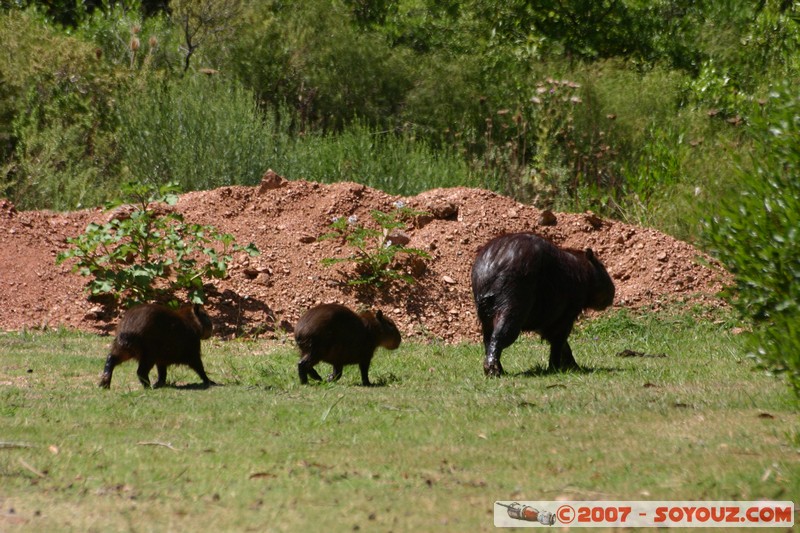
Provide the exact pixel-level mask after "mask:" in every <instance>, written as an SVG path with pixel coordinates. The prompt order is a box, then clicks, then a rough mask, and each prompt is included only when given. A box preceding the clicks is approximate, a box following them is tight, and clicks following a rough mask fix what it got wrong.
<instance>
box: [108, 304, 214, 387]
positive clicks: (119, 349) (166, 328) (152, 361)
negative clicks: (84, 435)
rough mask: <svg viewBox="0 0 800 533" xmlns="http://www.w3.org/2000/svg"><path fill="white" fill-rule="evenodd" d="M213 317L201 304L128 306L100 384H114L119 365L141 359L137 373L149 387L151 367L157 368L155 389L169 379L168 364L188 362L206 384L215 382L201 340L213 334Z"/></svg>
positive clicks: (185, 363)
mask: <svg viewBox="0 0 800 533" xmlns="http://www.w3.org/2000/svg"><path fill="white" fill-rule="evenodd" d="M211 330H212V325H211V318H210V317H209V316H208V313H207V312H206V310H205V309H203V307H202V306H201V305H197V304H193V305H185V306H183V307H181V308H180V309H178V310H173V309H170V308H168V307H164V306H162V305H157V304H143V305H138V306H136V307H132V308H131V309H129V310H128V311H127V312H126V313H125V315H124V316H123V317H122V320H121V321H120V323H119V326H118V327H117V336H116V338H115V339H114V342H113V344H112V345H111V352H110V353H109V354H108V359H106V366H105V369H104V370H103V376H102V378H101V379H100V386H101V387H103V388H105V389H107V388H109V387H110V386H111V374H112V373H113V372H114V367H115V366H117V365H118V364H120V363H122V362H124V361H127V360H128V359H135V360H137V361H139V368H138V369H137V370H136V375H137V376H139V381H140V382H141V383H142V386H143V387H145V388H147V387H149V386H150V377H149V374H150V370H152V369H153V367H154V366H155V367H156V369H157V370H158V381H156V383H155V384H154V385H153V388H157V387H161V386H163V385H164V384H165V383H166V380H167V367H168V366H169V365H187V366H188V367H190V368H191V369H192V370H194V371H195V372H197V375H198V376H200V379H202V380H203V384H204V385H206V386H209V385H216V383H214V382H213V381H211V380H210V379H208V376H207V375H206V372H205V370H204V369H203V362H202V361H201V360H200V339H207V338H209V337H210V336H211Z"/></svg>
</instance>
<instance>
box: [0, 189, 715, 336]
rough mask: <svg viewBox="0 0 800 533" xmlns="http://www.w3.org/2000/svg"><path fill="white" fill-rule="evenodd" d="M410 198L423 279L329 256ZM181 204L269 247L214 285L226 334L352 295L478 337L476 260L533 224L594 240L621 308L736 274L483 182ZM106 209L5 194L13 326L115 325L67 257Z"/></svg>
mask: <svg viewBox="0 0 800 533" xmlns="http://www.w3.org/2000/svg"><path fill="white" fill-rule="evenodd" d="M401 199H402V200H403V201H404V202H405V203H406V204H407V205H409V206H410V207H413V208H415V209H418V210H424V211H427V212H429V213H431V216H430V217H426V218H424V219H422V220H418V223H417V224H415V225H414V226H409V227H408V228H407V230H406V231H405V233H406V234H407V236H408V237H409V238H410V241H409V243H408V246H411V247H414V248H420V249H423V250H425V251H427V252H428V253H429V254H430V256H431V258H430V260H428V261H427V262H426V266H425V267H422V268H419V265H417V268H418V270H424V272H422V273H421V275H420V276H419V280H418V282H417V283H416V284H414V285H393V286H389V287H384V288H383V289H381V290H374V289H371V288H369V287H362V288H358V289H357V288H354V287H352V286H348V285H347V284H346V283H345V281H346V279H348V277H350V276H352V275H353V267H352V266H351V265H348V264H346V263H342V264H339V265H338V266H335V267H324V266H322V265H321V264H320V261H321V260H322V259H323V258H328V257H343V256H345V255H348V254H349V253H350V250H348V249H347V246H343V245H342V243H341V242H340V241H336V240H323V241H319V240H317V239H316V237H318V236H320V235H322V234H324V233H326V232H327V231H329V225H330V222H331V219H332V218H333V217H337V216H339V217H342V216H343V217H349V216H351V215H356V216H357V217H358V219H359V221H361V222H362V223H365V224H367V223H368V221H371V218H370V212H371V211H372V210H382V211H390V210H391V209H392V208H393V207H392V204H393V202H395V201H397V200H401ZM176 209H177V210H178V211H179V212H181V213H182V214H183V215H184V217H185V218H186V220H187V221H189V222H197V223H200V224H210V225H213V226H215V227H216V228H217V229H218V230H220V231H222V232H226V233H231V234H233V235H234V236H235V237H236V239H237V242H239V243H240V244H246V243H248V242H253V243H255V244H256V246H257V247H258V248H259V250H260V251H261V255H259V256H257V257H254V258H248V257H246V256H244V255H241V256H239V257H237V258H236V259H235V261H234V264H233V265H232V267H231V269H230V276H229V278H228V279H225V280H223V281H220V282H218V283H217V284H216V291H214V292H213V293H212V294H211V295H210V301H209V311H210V313H211V315H212V317H214V319H215V326H216V327H217V330H218V332H219V333H220V334H222V335H224V336H229V335H233V334H236V333H237V332H238V333H249V334H254V335H263V336H274V335H276V334H279V333H276V332H279V331H281V330H290V329H291V327H292V325H293V324H294V323H295V322H296V321H297V319H298V318H299V317H300V315H301V314H302V313H303V312H304V311H305V310H306V309H307V308H309V307H311V306H313V305H315V304H318V303H322V302H340V303H343V304H345V305H349V306H351V307H354V308H355V307H359V306H377V307H379V308H382V309H384V311H385V312H386V313H388V314H389V315H390V316H392V317H393V318H394V319H395V321H396V322H397V325H398V327H399V328H400V330H401V331H402V332H403V333H404V335H405V336H407V337H410V336H416V337H418V338H425V337H429V338H438V339H443V340H445V341H448V342H457V341H465V340H467V341H477V340H479V337H480V336H479V326H478V323H477V319H476V317H475V311H474V305H473V302H472V296H471V292H470V281H469V271H470V267H471V264H472V259H473V257H474V254H475V251H476V250H477V248H478V247H479V246H480V245H481V244H483V243H484V242H486V241H487V240H489V239H490V238H491V237H493V236H495V235H498V234H501V233H506V232H514V231H532V232H535V233H538V234H540V235H542V236H544V237H547V238H549V239H551V240H552V241H554V242H555V243H556V244H558V245H560V246H566V247H572V248H581V249H582V248H586V247H591V248H592V249H593V250H594V251H595V252H596V253H597V255H598V256H599V257H600V258H601V260H602V261H603V262H604V263H605V265H606V267H607V268H608V271H609V273H610V274H611V276H612V277H613V279H614V281H615V283H616V285H617V297H616V301H615V303H614V305H615V307H629V308H642V307H647V308H658V307H660V306H663V305H667V304H672V303H675V302H691V303H695V302H701V303H705V304H709V305H721V304H720V302H719V301H718V300H717V299H716V297H715V296H714V295H715V294H716V293H717V292H718V291H719V290H720V289H721V287H722V282H723V281H725V280H726V279H727V274H726V273H724V272H723V271H722V270H721V269H719V268H718V267H710V266H708V265H709V264H711V265H714V262H713V261H711V260H710V259H709V258H708V257H705V256H703V255H702V254H701V253H700V252H699V251H698V250H697V249H695V248H694V247H692V246H691V245H689V244H686V243H684V242H681V241H677V240H675V239H673V238H672V237H669V236H668V235H664V234H662V233H660V232H658V231H655V230H652V229H646V228H640V227H635V226H630V225H627V224H623V223H621V222H615V221H608V220H601V219H599V218H597V217H595V216H594V215H591V214H589V213H586V214H567V213H556V214H555V215H554V217H552V218H554V219H555V220H553V219H552V218H550V217H549V216H548V215H547V214H546V213H543V212H542V211H540V210H538V209H535V208H533V207H531V206H527V205H523V204H520V203H518V202H516V201H514V200H512V199H510V198H507V197H503V196H500V195H497V194H494V193H491V192H489V191H485V190H480V189H467V188H453V189H436V190H432V191H427V192H425V193H422V194H420V195H417V196H414V197H408V198H400V197H398V196H392V195H389V194H386V193H384V192H381V191H378V190H375V189H371V188H369V187H365V186H363V185H358V184H355V183H337V184H333V185H322V184H319V183H309V182H305V181H293V182H286V181H283V180H281V179H276V178H275V176H274V175H272V177H271V179H270V180H266V181H265V184H263V185H262V187H223V188H220V189H216V190H213V191H203V192H192V193H188V194H184V195H182V196H181V197H180V200H179V202H178V204H177V205H176ZM107 219H108V214H107V213H104V212H103V211H101V210H100V209H91V210H83V211H76V212H72V213H53V212H49V211H25V212H17V211H16V210H15V209H14V207H13V205H11V204H10V203H9V202H8V201H3V200H0V245H2V249H3V252H4V253H3V254H2V256H0V310H1V311H0V329H4V330H19V329H23V328H41V327H50V328H53V327H58V326H69V327H75V328H79V329H81V330H87V331H94V332H110V331H112V330H113V327H114V326H115V324H116V320H117V318H118V316H117V314H118V310H115V309H103V308H100V307H98V304H97V303H95V302H90V301H89V300H87V297H86V293H85V292H84V287H85V285H86V278H83V277H81V276H79V275H77V274H73V273H71V271H70V266H71V265H68V264H63V265H56V264H55V258H56V254H57V253H58V252H59V251H61V250H63V249H64V248H65V239H66V238H67V237H72V236H75V235H78V234H79V233H82V232H83V230H84V229H85V227H86V224H87V223H89V222H91V221H97V222H100V221H106V220H107ZM553 223H554V225H549V224H553ZM546 224H547V225H546ZM418 273H419V272H418Z"/></svg>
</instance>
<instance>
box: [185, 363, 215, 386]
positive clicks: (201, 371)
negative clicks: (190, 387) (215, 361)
mask: <svg viewBox="0 0 800 533" xmlns="http://www.w3.org/2000/svg"><path fill="white" fill-rule="evenodd" d="M189 368H191V369H192V370H194V371H195V372H197V375H198V376H200V379H202V380H203V385H205V386H206V387H210V386H211V385H216V383H214V382H213V381H211V380H210V379H209V378H208V376H207V375H206V371H205V369H204V368H203V361H201V360H200V358H199V357H198V358H197V361H194V362H193V363H191V364H190V365H189Z"/></svg>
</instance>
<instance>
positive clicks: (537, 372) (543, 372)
mask: <svg viewBox="0 0 800 533" xmlns="http://www.w3.org/2000/svg"><path fill="white" fill-rule="evenodd" d="M622 371H623V369H621V368H612V367H609V368H605V367H603V368H593V367H588V366H581V367H580V368H574V369H570V370H551V369H549V368H548V367H546V366H541V365H537V366H534V367H531V368H529V369H528V370H523V371H521V372H515V373H509V374H508V375H509V376H511V377H527V378H535V377H542V376H553V375H556V374H580V375H588V374H609V373H612V372H622Z"/></svg>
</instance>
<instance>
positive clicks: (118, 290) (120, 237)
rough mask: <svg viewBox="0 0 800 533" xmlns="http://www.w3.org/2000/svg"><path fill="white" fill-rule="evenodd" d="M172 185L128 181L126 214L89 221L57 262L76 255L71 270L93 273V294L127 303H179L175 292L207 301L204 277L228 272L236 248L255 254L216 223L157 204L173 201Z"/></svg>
mask: <svg viewBox="0 0 800 533" xmlns="http://www.w3.org/2000/svg"><path fill="white" fill-rule="evenodd" d="M173 191H174V186H163V187H161V188H159V189H154V188H153V187H151V186H148V185H143V184H133V183H131V184H128V185H126V186H125V188H124V189H123V193H124V194H125V195H126V196H129V197H132V198H134V200H135V205H134V208H133V211H132V212H130V214H129V215H128V216H124V217H117V218H114V219H113V220H111V221H110V222H108V223H106V224H95V223H91V224H89V225H88V226H87V228H86V232H85V233H83V234H82V235H79V236H78V237H75V238H71V239H68V240H67V242H68V243H69V244H71V245H72V246H73V247H72V248H70V249H69V250H66V251H64V252H61V253H59V254H58V257H57V260H56V261H57V263H59V264H60V263H62V262H64V261H66V260H68V259H75V260H76V263H75V266H74V267H73V271H76V272H79V273H80V274H81V275H84V276H91V277H92V278H93V279H92V280H91V281H90V282H89V286H88V292H89V293H90V294H91V295H92V296H98V295H104V294H110V295H112V296H113V297H114V298H115V300H120V299H122V300H123V303H124V304H125V305H126V306H127V305H130V304H133V303H141V302H146V301H153V300H158V301H161V300H166V301H167V302H168V303H172V304H174V303H177V298H176V292H178V291H181V290H185V291H187V293H188V294H187V296H188V299H189V300H190V301H191V302H194V303H203V302H204V300H205V292H204V289H203V284H204V281H205V280H206V279H209V278H215V279H221V278H224V277H225V275H226V274H227V270H228V263H229V262H230V260H231V255H230V254H231V253H232V252H233V251H238V250H244V251H246V252H248V253H249V254H250V255H255V254H257V253H258V250H257V249H256V248H255V246H254V245H253V244H250V245H248V246H246V247H242V246H239V245H237V244H235V243H234V238H233V236H232V235H230V234H222V233H218V232H217V231H216V230H215V229H214V228H213V227H210V226H202V225H199V224H190V223H187V222H184V220H183V217H182V216H181V215H180V214H179V213H175V212H167V213H164V212H163V210H161V209H157V208H156V206H157V202H164V203H166V204H168V205H174V204H175V203H176V202H177V197H176V196H175V194H173Z"/></svg>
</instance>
